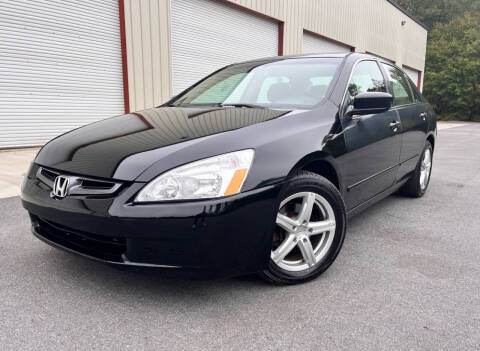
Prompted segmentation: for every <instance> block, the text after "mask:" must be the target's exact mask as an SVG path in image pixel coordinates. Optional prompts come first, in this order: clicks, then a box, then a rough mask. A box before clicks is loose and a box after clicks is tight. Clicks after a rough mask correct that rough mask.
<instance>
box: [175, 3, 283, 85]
mask: <svg viewBox="0 0 480 351" xmlns="http://www.w3.org/2000/svg"><path fill="white" fill-rule="evenodd" d="M171 13H172V34H171V35H172V75H173V93H174V94H177V93H179V92H181V91H182V90H184V89H185V88H188V87H189V86H190V85H192V84H193V83H195V82H197V81H198V80H200V79H201V78H203V77H205V76H206V75H208V74H210V73H212V72H213V71H215V70H217V69H219V68H221V67H223V66H225V65H228V64H231V63H234V62H238V61H245V60H252V59H256V58H261V57H268V56H276V55H277V54H278V23H277V22H274V21H271V20H268V19H265V18H263V17H259V16H256V15H255V14H251V13H247V12H245V11H242V10H240V9H237V8H235V7H232V6H229V5H227V4H224V3H221V2H218V1H212V0H172V1H171Z"/></svg>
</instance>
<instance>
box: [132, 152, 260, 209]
mask: <svg viewBox="0 0 480 351" xmlns="http://www.w3.org/2000/svg"><path fill="white" fill-rule="evenodd" d="M253 155H254V151H253V150H252V149H248V150H242V151H236V152H231V153H228V154H223V155H219V156H214V157H209V158H205V159H203V160H199V161H195V162H192V163H188V164H186V165H183V166H180V167H177V168H174V169H172V170H170V171H168V172H166V173H164V174H162V175H160V176H158V177H157V178H155V179H154V180H152V181H151V182H150V183H148V184H147V185H146V186H145V187H144V188H143V189H142V190H141V191H140V192H139V193H138V195H137V197H136V198H135V202H150V201H168V200H187V199H203V198H213V197H221V196H227V195H233V194H237V193H239V192H240V190H241V189H242V185H243V182H244V181H245V179H246V178H247V174H248V171H249V169H250V166H251V164H252V161H253Z"/></svg>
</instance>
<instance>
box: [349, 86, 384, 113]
mask: <svg viewBox="0 0 480 351" xmlns="http://www.w3.org/2000/svg"><path fill="white" fill-rule="evenodd" d="M392 104H393V96H392V95H391V94H388V93H377V92H368V93H360V94H358V95H357V96H355V97H354V98H353V108H352V109H350V110H348V111H347V112H346V113H345V117H347V118H352V117H353V116H355V115H371V114H374V113H382V112H385V111H388V110H389V109H390V107H392Z"/></svg>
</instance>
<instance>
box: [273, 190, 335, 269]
mask: <svg viewBox="0 0 480 351" xmlns="http://www.w3.org/2000/svg"><path fill="white" fill-rule="evenodd" d="M335 229H336V222H335V214H334V212H333V208H332V206H331V205H330V203H329V202H328V201H327V199H325V198H324V197H323V196H321V195H319V194H316V193H313V192H299V193H296V194H293V195H291V196H289V197H287V198H286V199H285V200H283V201H282V203H281V204H280V209H279V211H278V214H277V218H276V230H275V232H274V237H273V247H272V252H271V255H270V258H271V259H272V261H273V262H274V263H275V264H276V265H277V266H278V267H280V268H282V269H284V270H287V271H293V272H295V271H302V270H306V269H309V268H311V267H313V266H315V265H316V264H317V263H319V262H320V261H322V259H323V258H324V257H325V256H326V255H327V253H328V251H329V249H330V247H331V246H332V242H333V238H334V235H335Z"/></svg>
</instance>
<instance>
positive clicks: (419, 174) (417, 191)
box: [400, 141, 433, 197]
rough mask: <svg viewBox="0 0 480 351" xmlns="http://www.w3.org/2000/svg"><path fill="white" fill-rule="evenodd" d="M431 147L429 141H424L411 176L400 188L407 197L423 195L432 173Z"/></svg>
mask: <svg viewBox="0 0 480 351" xmlns="http://www.w3.org/2000/svg"><path fill="white" fill-rule="evenodd" d="M432 160H433V148H432V144H430V142H429V141H427V142H426V143H425V147H424V148H423V151H422V154H421V155H420V158H419V160H418V164H417V167H415V170H414V171H413V175H412V177H411V178H410V179H409V180H408V182H406V183H405V185H404V186H403V187H401V188H400V193H401V194H402V195H405V196H409V197H422V196H423V195H425V193H426V192H427V189H428V184H429V183H430V175H431V174H432V165H433V163H432Z"/></svg>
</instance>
